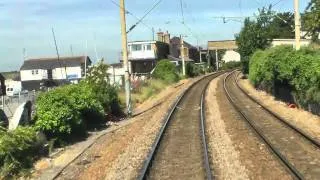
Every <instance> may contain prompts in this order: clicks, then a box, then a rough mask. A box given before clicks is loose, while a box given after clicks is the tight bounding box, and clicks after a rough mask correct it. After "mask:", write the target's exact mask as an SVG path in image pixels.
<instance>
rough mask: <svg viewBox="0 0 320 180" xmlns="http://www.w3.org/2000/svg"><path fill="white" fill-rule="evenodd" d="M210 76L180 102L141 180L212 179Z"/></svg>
mask: <svg viewBox="0 0 320 180" xmlns="http://www.w3.org/2000/svg"><path fill="white" fill-rule="evenodd" d="M221 74H222V73H216V74H213V75H209V76H207V77H205V78H203V79H201V80H200V81H198V82H196V83H195V84H194V85H193V86H192V87H190V88H189V89H188V90H187V91H186V92H185V94H184V95H183V96H182V97H181V99H179V100H178V101H177V104H175V106H174V107H173V109H172V111H171V113H170V114H169V115H168V117H167V120H166V122H165V124H164V126H163V128H162V130H161V131H160V133H159V135H158V138H157V140H156V142H155V144H154V146H153V149H152V150H151V153H150V154H149V158H148V159H147V161H146V163H145V166H144V168H143V170H142V173H141V176H140V179H212V172H211V169H210V165H209V160H208V152H207V144H206V137H205V127H204V124H205V123H204V119H205V116H204V108H203V106H204V101H203V98H204V93H205V90H206V88H207V86H208V84H209V83H210V81H211V80H212V79H214V78H215V77H218V76H219V75H221Z"/></svg>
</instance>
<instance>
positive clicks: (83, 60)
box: [20, 56, 91, 90]
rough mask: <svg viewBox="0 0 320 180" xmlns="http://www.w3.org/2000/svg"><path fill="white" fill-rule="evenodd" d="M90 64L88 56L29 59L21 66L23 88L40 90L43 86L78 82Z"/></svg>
mask: <svg viewBox="0 0 320 180" xmlns="http://www.w3.org/2000/svg"><path fill="white" fill-rule="evenodd" d="M90 65H91V60H90V58H89V57H88V56H74V57H60V58H59V60H58V58H56V57H55V58H39V59H27V60H25V61H24V63H23V65H22V66H21V68H20V78H21V82H22V88H23V89H26V90H39V89H40V87H41V86H57V85H60V84H64V83H69V82H71V83H77V82H78V81H79V80H80V79H82V78H83V77H84V74H85V66H87V67H88V66H90Z"/></svg>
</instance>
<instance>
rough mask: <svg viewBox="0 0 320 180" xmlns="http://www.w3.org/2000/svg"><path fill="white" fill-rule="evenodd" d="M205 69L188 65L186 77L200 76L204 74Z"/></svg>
mask: <svg viewBox="0 0 320 180" xmlns="http://www.w3.org/2000/svg"><path fill="white" fill-rule="evenodd" d="M204 73H205V72H204V71H203V68H202V67H201V66H198V65H195V64H193V63H187V64H186V75H187V77H195V76H199V75H200V74H204Z"/></svg>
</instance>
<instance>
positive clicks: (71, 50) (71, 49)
mask: <svg viewBox="0 0 320 180" xmlns="http://www.w3.org/2000/svg"><path fill="white" fill-rule="evenodd" d="M70 52H71V56H73V48H72V44H70Z"/></svg>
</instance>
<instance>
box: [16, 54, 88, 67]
mask: <svg viewBox="0 0 320 180" xmlns="http://www.w3.org/2000/svg"><path fill="white" fill-rule="evenodd" d="M85 59H87V63H88V65H90V64H91V60H90V58H89V56H72V57H60V58H59V60H58V58H57V57H54V58H38V59H27V60H25V61H24V62H23V65H22V66H21V68H20V70H31V69H54V68H59V67H65V66H66V67H77V66H81V65H82V64H84V63H85Z"/></svg>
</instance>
